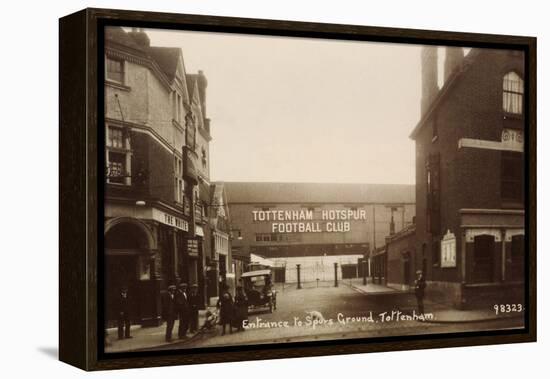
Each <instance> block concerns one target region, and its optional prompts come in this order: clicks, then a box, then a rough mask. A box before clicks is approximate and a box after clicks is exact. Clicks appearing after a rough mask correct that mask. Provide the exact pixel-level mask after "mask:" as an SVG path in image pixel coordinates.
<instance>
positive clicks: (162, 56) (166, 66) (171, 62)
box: [105, 26, 181, 81]
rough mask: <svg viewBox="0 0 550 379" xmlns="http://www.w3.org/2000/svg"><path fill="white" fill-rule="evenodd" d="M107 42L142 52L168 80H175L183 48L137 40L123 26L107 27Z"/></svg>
mask: <svg viewBox="0 0 550 379" xmlns="http://www.w3.org/2000/svg"><path fill="white" fill-rule="evenodd" d="M105 42H106V43H109V42H111V43H116V44H119V45H122V46H125V47H128V48H131V49H133V50H135V51H138V52H140V53H141V54H142V55H143V56H145V57H146V58H148V59H150V60H152V61H154V62H156V63H157V65H158V67H159V68H160V70H161V71H162V73H163V74H164V75H166V78H168V80H170V81H172V80H174V78H175V76H176V70H177V67H178V61H179V57H180V54H181V49H180V48H178V47H160V46H147V45H143V44H139V43H138V42H136V40H135V39H134V38H132V35H131V34H130V33H127V32H126V31H125V30H124V29H122V28H121V27H119V26H117V27H107V28H105Z"/></svg>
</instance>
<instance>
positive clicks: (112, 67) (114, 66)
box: [105, 58, 124, 84]
mask: <svg viewBox="0 0 550 379" xmlns="http://www.w3.org/2000/svg"><path fill="white" fill-rule="evenodd" d="M105 66H106V67H105V70H106V77H107V79H108V80H111V81H113V82H117V83H120V84H124V61H123V60H121V59H113V58H107V60H106V63H105Z"/></svg>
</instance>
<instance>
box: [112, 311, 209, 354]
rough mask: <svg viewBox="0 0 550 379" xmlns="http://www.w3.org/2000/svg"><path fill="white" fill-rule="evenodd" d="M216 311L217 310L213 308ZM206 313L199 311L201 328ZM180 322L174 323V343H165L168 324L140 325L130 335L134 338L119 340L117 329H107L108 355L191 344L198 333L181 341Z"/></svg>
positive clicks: (134, 327) (131, 329) (133, 326)
mask: <svg viewBox="0 0 550 379" xmlns="http://www.w3.org/2000/svg"><path fill="white" fill-rule="evenodd" d="M213 309H215V308H213ZM205 313H206V311H199V326H200V325H203V324H204V320H205ZM178 327H179V321H176V322H175V323H174V329H173V331H172V338H173V341H172V342H166V341H165V335H166V323H165V322H163V323H162V324H161V325H159V326H155V327H146V328H142V327H141V326H140V325H132V326H131V328H130V335H131V336H132V338H125V339H121V340H119V339H118V330H117V328H110V329H107V338H106V342H107V344H106V346H105V352H106V353H118V352H122V351H129V350H139V349H144V348H151V349H155V348H157V347H161V346H167V345H168V346H169V345H172V344H176V343H182V342H190V341H192V340H193V339H196V338H198V337H199V334H198V333H190V332H187V338H185V339H182V340H179V339H178V338H177V337H178Z"/></svg>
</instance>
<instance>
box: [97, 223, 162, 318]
mask: <svg viewBox="0 0 550 379" xmlns="http://www.w3.org/2000/svg"><path fill="white" fill-rule="evenodd" d="M150 261H151V256H150V251H149V243H148V240H147V237H146V236H145V234H144V231H143V230H142V229H141V227H140V226H138V225H136V222H134V221H127V222H126V221H124V222H120V223H119V224H116V225H114V226H112V227H111V228H110V229H109V230H108V231H107V234H106V235H105V261H104V262H105V312H106V314H105V316H106V323H107V327H110V326H114V325H116V321H117V319H118V309H119V299H120V292H121V289H122V287H127V288H128V297H129V300H130V319H131V321H132V323H141V322H142V321H143V320H144V319H145V318H147V319H155V318H156V317H157V312H156V308H157V307H156V301H157V297H158V295H157V292H156V291H155V288H154V287H153V286H152V284H153V283H152V281H151V280H150V277H151V272H150V264H149V263H150ZM140 264H141V267H140ZM140 279H141V280H140Z"/></svg>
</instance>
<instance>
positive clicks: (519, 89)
mask: <svg viewBox="0 0 550 379" xmlns="http://www.w3.org/2000/svg"><path fill="white" fill-rule="evenodd" d="M502 109H503V110H504V112H506V113H511V114H519V115H521V114H522V113H523V79H522V78H521V77H520V76H519V75H518V74H517V73H515V72H513V71H511V72H509V73H507V74H506V75H504V78H503V80H502Z"/></svg>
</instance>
